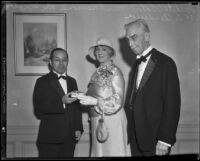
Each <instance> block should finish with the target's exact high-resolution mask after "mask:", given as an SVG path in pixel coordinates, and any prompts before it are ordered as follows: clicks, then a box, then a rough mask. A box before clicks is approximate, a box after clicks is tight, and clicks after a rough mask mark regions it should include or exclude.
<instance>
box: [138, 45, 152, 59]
mask: <svg viewBox="0 0 200 161" xmlns="http://www.w3.org/2000/svg"><path fill="white" fill-rule="evenodd" d="M151 50H152V46H149V47H148V48H147V49H146V50H145V51H143V53H142V54H141V55H137V57H136V59H139V58H140V57H141V56H145V55H146V54H148V53H149V52H150V51H151Z"/></svg>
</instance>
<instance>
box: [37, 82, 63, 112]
mask: <svg viewBox="0 0 200 161" xmlns="http://www.w3.org/2000/svg"><path fill="white" fill-rule="evenodd" d="M33 104H34V109H35V114H36V115H38V116H39V115H41V114H63V113H64V112H65V111H64V108H63V104H62V98H61V97H60V96H59V95H58V94H56V93H55V91H53V90H52V88H50V86H49V84H48V81H46V80H45V79H38V80H37V81H36V83H35V87H34V92H33Z"/></svg>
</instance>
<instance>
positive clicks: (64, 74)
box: [53, 70, 67, 77]
mask: <svg viewBox="0 0 200 161" xmlns="http://www.w3.org/2000/svg"><path fill="white" fill-rule="evenodd" d="M53 72H54V73H55V74H56V75H57V76H58V77H60V76H61V75H62V76H65V77H66V76H67V74H66V73H63V74H60V73H57V72H56V71H54V70H53Z"/></svg>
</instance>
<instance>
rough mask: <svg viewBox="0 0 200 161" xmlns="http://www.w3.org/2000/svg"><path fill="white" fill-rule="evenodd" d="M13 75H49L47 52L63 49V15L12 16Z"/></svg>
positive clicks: (64, 21) (64, 23)
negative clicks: (57, 48)
mask: <svg viewBox="0 0 200 161" xmlns="http://www.w3.org/2000/svg"><path fill="white" fill-rule="evenodd" d="M13 17H14V25H13V26H14V45H15V51H14V52H15V75H43V74H46V73H48V72H49V69H48V63H49V56H50V53H51V50H52V49H54V48H56V47H59V48H64V49H66V14H65V13H14V15H13Z"/></svg>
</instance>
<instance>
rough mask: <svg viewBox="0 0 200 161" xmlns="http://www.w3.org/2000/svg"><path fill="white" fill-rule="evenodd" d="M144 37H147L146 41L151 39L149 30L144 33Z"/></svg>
mask: <svg viewBox="0 0 200 161" xmlns="http://www.w3.org/2000/svg"><path fill="white" fill-rule="evenodd" d="M144 39H145V41H149V40H150V33H149V32H145V33H144Z"/></svg>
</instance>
